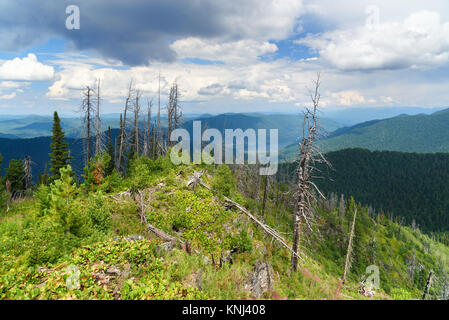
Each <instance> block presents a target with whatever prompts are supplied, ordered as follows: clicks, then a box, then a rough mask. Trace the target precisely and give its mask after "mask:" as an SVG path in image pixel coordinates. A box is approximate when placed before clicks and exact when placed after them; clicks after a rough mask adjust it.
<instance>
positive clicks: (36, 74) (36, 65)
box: [0, 53, 54, 84]
mask: <svg viewBox="0 0 449 320" xmlns="http://www.w3.org/2000/svg"><path fill="white" fill-rule="evenodd" d="M53 76H54V69H53V67H51V66H47V65H44V64H43V63H41V62H39V61H37V57H36V55H34V54H32V53H30V54H28V56H27V57H25V58H22V59H20V58H14V59H12V60H7V61H5V62H3V63H1V65H0V79H4V80H24V81H51V80H53ZM9 84H11V83H9Z"/></svg>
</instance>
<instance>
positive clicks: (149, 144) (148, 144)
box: [143, 100, 153, 158]
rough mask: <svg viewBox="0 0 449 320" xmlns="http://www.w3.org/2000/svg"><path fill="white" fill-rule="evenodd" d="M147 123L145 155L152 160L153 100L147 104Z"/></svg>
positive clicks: (144, 145)
mask: <svg viewBox="0 0 449 320" xmlns="http://www.w3.org/2000/svg"><path fill="white" fill-rule="evenodd" d="M147 104H148V107H147V119H146V120H147V121H146V124H145V135H144V143H143V154H144V155H145V156H146V157H148V158H150V153H151V152H150V151H151V148H152V142H151V138H152V135H151V131H152V130H151V109H152V108H153V100H151V101H148V102H147Z"/></svg>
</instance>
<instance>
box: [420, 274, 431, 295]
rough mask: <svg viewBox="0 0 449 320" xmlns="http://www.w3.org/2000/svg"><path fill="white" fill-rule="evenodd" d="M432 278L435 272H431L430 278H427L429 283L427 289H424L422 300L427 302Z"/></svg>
mask: <svg viewBox="0 0 449 320" xmlns="http://www.w3.org/2000/svg"><path fill="white" fill-rule="evenodd" d="M432 276H433V271H430V272H429V276H428V277H427V283H426V287H425V288H424V292H423V295H422V298H421V299H422V300H426V297H427V294H428V293H429V289H430V285H431V282H432Z"/></svg>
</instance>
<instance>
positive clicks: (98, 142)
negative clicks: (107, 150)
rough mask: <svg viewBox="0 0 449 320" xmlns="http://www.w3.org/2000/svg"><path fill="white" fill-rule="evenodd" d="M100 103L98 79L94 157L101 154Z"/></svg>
mask: <svg viewBox="0 0 449 320" xmlns="http://www.w3.org/2000/svg"><path fill="white" fill-rule="evenodd" d="M100 102H101V98H100V79H98V84H97V116H96V119H95V124H96V126H95V127H96V132H95V135H96V139H95V155H97V154H99V153H101V151H102V142H101V138H102V137H101V119H100Z"/></svg>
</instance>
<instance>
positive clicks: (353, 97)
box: [332, 90, 367, 106]
mask: <svg viewBox="0 0 449 320" xmlns="http://www.w3.org/2000/svg"><path fill="white" fill-rule="evenodd" d="M332 97H333V98H334V99H335V100H336V101H337V103H338V104H339V105H342V106H352V105H361V104H365V103H366V102H367V101H366V99H365V97H364V96H362V95H361V94H360V93H359V92H357V91H353V90H351V91H341V92H336V93H333V94H332Z"/></svg>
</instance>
